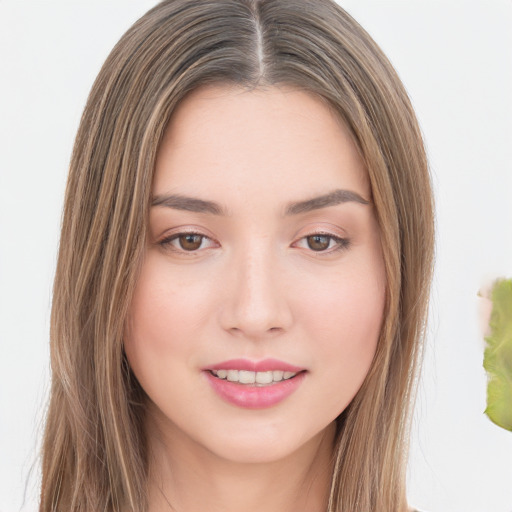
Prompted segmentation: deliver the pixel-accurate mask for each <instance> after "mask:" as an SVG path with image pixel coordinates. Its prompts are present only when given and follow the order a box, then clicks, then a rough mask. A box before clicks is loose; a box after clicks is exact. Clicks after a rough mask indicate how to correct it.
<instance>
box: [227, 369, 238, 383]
mask: <svg viewBox="0 0 512 512" xmlns="http://www.w3.org/2000/svg"><path fill="white" fill-rule="evenodd" d="M227 377H228V380H229V381H231V382H238V370H228V375H227Z"/></svg>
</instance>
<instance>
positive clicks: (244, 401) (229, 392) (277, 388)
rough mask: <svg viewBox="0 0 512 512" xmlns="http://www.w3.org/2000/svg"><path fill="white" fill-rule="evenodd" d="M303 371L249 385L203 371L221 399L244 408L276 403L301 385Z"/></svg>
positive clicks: (263, 406) (261, 407)
mask: <svg viewBox="0 0 512 512" xmlns="http://www.w3.org/2000/svg"><path fill="white" fill-rule="evenodd" d="M305 373H306V372H301V373H299V374H297V375H296V376H295V377H292V378H291V379H287V380H282V381H281V382H276V383H275V384H269V385H267V386H251V385H248V384H239V383H237V382H230V381H228V380H225V379H219V378H218V377H215V376H214V375H212V374H211V373H210V372H209V371H205V374H206V377H207V378H208V382H209V383H210V385H211V386H212V388H213V390H214V391H215V392H216V393H217V394H218V395H219V396H220V397H221V398H222V399H224V400H226V402H229V403H230V404H233V405H236V406H237V407H243V408H244V409H266V408H267V407H272V406H273V405H277V404H278V403H280V402H282V401H283V400H284V399H285V398H287V397H288V396H290V395H291V394H292V393H293V392H294V391H295V390H296V389H297V388H298V387H299V386H300V385H301V383H302V381H303V380H304V377H305Z"/></svg>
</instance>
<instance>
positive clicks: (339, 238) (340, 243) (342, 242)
mask: <svg viewBox="0 0 512 512" xmlns="http://www.w3.org/2000/svg"><path fill="white" fill-rule="evenodd" d="M311 236H325V237H328V238H330V239H331V240H333V241H335V242H336V244H337V245H336V246H335V247H330V248H328V249H325V250H321V251H315V250H314V249H311V248H307V247H304V249H305V250H307V251H309V252H310V253H312V254H314V255H317V256H322V255H327V254H332V253H334V252H338V251H343V250H347V249H348V248H349V247H350V244H351V240H350V239H349V238H348V237H347V236H343V235H341V234H339V233H333V232H332V230H329V229H325V228H319V229H311V230H310V231H308V232H307V233H305V234H304V235H302V236H301V237H299V238H296V240H295V242H293V243H292V247H293V246H297V244H298V243H299V242H301V241H302V240H306V239H307V238H309V237H311Z"/></svg>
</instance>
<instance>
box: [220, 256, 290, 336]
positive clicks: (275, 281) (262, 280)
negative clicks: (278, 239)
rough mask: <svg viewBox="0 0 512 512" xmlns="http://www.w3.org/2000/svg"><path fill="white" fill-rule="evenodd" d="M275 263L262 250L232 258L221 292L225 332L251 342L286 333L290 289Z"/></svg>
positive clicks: (274, 260) (275, 258) (288, 321)
mask: <svg viewBox="0 0 512 512" xmlns="http://www.w3.org/2000/svg"><path fill="white" fill-rule="evenodd" d="M277 259H278V258H277V257H276V256H275V255H273V254H271V252H270V251H269V250H268V249H264V248H260V249H259V250H256V249H254V250H247V251H243V252H241V253H240V254H238V255H237V256H236V257H234V258H233V262H232V266H230V268H229V270H228V278H227V279H226V281H225V285H226V286H225V289H224V290H223V295H224V297H225V300H224V301H223V308H222V311H221V324H222V327H223V328H224V329H225V330H227V331H228V332H230V333H231V334H233V335H237V336H240V337H246V338H249V339H252V340H259V339H265V338H269V337H272V336H275V335H276V334H278V333H280V332H284V331H287V330H289V328H290V326H291V324H292V322H293V316H292V311H291V309H290V301H289V297H288V293H287V290H288V289H289V287H288V286H287V284H288V283H287V282H286V277H285V275H284V273H283V272H282V269H280V268H279V265H278V261H277Z"/></svg>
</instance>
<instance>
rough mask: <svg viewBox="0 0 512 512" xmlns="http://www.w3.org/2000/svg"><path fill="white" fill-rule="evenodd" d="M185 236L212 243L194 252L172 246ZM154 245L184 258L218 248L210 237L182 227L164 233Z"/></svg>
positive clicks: (199, 230) (200, 231)
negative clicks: (184, 256) (192, 236)
mask: <svg viewBox="0 0 512 512" xmlns="http://www.w3.org/2000/svg"><path fill="white" fill-rule="evenodd" d="M186 235H197V236H200V237H201V238H203V239H206V240H209V241H210V242H212V244H213V245H212V246H210V247H203V248H199V249H196V250H191V251H187V250H185V249H181V248H178V247H175V246H173V245H172V242H174V241H175V240H177V239H178V238H179V237H180V236H186ZM155 243H156V245H159V246H161V247H162V248H164V249H169V250H171V251H173V252H176V253H179V254H184V255H186V256H193V255H194V254H197V253H198V252H200V251H204V250H207V249H211V248H213V247H215V246H217V247H219V246H220V244H219V242H218V241H217V240H215V238H213V237H212V236H211V235H208V234H206V233H205V232H204V231H203V230H201V229H199V228H195V227H183V226H180V227H178V228H174V229H172V230H170V231H166V232H165V233H164V234H163V235H162V236H160V237H159V238H158V239H157V241H156V242H155Z"/></svg>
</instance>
